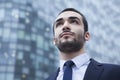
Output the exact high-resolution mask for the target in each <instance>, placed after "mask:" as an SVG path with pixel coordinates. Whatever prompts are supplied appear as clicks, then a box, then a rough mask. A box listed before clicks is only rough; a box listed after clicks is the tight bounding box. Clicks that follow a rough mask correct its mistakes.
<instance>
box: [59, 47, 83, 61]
mask: <svg viewBox="0 0 120 80" xmlns="http://www.w3.org/2000/svg"><path fill="white" fill-rule="evenodd" d="M84 53H85V51H84V49H83V48H82V49H80V50H79V51H77V52H72V53H63V52H60V59H62V60H66V61H67V60H71V59H73V58H74V57H76V56H78V55H81V54H84Z"/></svg>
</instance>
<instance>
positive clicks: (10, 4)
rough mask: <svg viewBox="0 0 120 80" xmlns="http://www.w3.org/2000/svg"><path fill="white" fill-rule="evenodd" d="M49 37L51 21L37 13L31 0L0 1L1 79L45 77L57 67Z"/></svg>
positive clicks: (42, 79)
mask: <svg viewBox="0 0 120 80" xmlns="http://www.w3.org/2000/svg"><path fill="white" fill-rule="evenodd" d="M50 36H51V28H50V24H49V23H47V22H46V21H45V20H44V19H42V18H40V17H39V16H38V13H37V10H35V9H34V8H33V7H32V0H31V1H30V0H10V1H9V0H3V1H2V0H0V80H44V79H45V78H46V77H48V75H49V73H50V72H52V71H54V70H52V68H54V69H55V68H56V67H57V64H56V62H57V55H56V54H55V49H54V47H53V45H52V43H51V37H50ZM53 55H54V56H53ZM51 62H52V63H51ZM48 67H49V68H50V69H48Z"/></svg>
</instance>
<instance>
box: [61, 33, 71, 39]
mask: <svg viewBox="0 0 120 80" xmlns="http://www.w3.org/2000/svg"><path fill="white" fill-rule="evenodd" d="M65 35H73V32H63V33H61V34H60V38H61V37H63V36H65Z"/></svg>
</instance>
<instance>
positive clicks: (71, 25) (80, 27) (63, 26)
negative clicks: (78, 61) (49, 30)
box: [53, 8, 89, 53]
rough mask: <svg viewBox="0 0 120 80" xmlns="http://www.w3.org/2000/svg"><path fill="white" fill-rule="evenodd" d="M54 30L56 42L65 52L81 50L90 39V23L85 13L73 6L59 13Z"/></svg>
mask: <svg viewBox="0 0 120 80" xmlns="http://www.w3.org/2000/svg"><path fill="white" fill-rule="evenodd" d="M53 30H54V36H55V37H54V43H55V44H56V46H57V47H58V49H59V50H60V51H61V52H64V53H72V52H77V51H79V50H80V49H82V48H83V46H84V43H85V41H87V40H88V39H89V32H88V24H87V21H86V19H85V17H84V15H83V14H82V13H80V12H79V11H77V10H75V9H73V8H67V9H64V10H63V11H61V12H60V13H59V15H58V17H57V18H56V20H55V23H54V25H53Z"/></svg>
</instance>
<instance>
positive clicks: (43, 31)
mask: <svg viewBox="0 0 120 80" xmlns="http://www.w3.org/2000/svg"><path fill="white" fill-rule="evenodd" d="M119 4H120V1H119V0H109V1H105V0H97V1H96V0H90V1H88V0H44V1H43V0H0V80H45V78H47V77H48V75H49V74H50V73H51V72H54V70H55V69H56V67H57V66H58V52H57V50H56V49H55V47H54V46H53V44H52V36H53V35H52V24H51V23H53V22H54V19H55V17H56V16H57V14H58V13H59V11H61V10H62V9H64V8H66V7H74V8H76V9H78V10H80V11H81V12H82V13H83V14H85V16H86V18H87V20H88V23H89V31H90V33H91V40H90V41H89V42H87V44H86V46H87V47H86V48H87V50H88V53H90V55H91V56H93V58H95V59H97V60H98V61H101V62H103V61H104V62H109V63H115V64H120V59H119V57H120V55H119V53H120V49H119V48H120V43H119V40H120V37H119V35H120V29H119V25H120V16H119V14H120V10H119V7H120V5H119Z"/></svg>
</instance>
